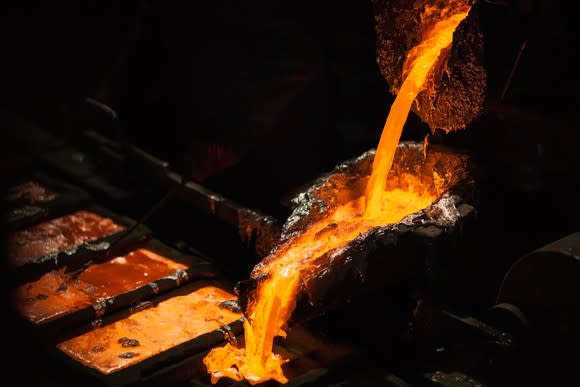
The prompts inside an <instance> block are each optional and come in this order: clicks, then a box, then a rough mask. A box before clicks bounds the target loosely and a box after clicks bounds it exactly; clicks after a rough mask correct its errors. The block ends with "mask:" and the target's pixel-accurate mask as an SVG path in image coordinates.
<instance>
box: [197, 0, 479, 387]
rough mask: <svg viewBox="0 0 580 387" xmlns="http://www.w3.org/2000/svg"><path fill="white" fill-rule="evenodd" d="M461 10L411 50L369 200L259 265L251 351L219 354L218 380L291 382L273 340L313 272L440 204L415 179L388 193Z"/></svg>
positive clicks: (214, 355) (211, 358)
mask: <svg viewBox="0 0 580 387" xmlns="http://www.w3.org/2000/svg"><path fill="white" fill-rule="evenodd" d="M460 8H461V9H455V10H448V12H447V11H444V12H443V13H442V15H443V16H444V19H443V20H442V21H440V22H439V23H437V24H436V25H435V26H434V27H433V28H432V29H430V30H429V31H427V32H426V33H425V36H424V39H423V41H422V42H421V43H420V44H419V45H418V46H417V47H415V48H414V49H413V50H411V52H410V53H409V56H408V59H407V66H408V68H409V70H408V71H407V77H406V79H405V81H404V82H403V84H402V86H401V89H400V90H399V92H398V94H397V96H396V99H395V101H394V103H393V105H392V107H391V111H390V113H389V116H388V118H387V122H386V124H385V126H384V128H383V132H382V135H381V139H380V141H379V145H378V147H377V151H376V153H375V157H374V163H373V170H372V174H371V177H370V179H369V181H368V184H367V188H366V192H365V196H361V197H359V198H358V199H356V200H353V201H351V202H348V203H346V204H344V205H342V206H339V207H338V208H336V209H335V210H334V211H332V212H330V213H328V214H327V216H326V217H325V218H324V219H322V220H321V221H319V222H317V223H314V224H313V225H311V226H310V227H309V228H307V229H306V230H303V232H302V233H301V234H299V235H297V236H295V237H293V238H291V239H289V240H288V241H286V242H285V243H284V244H282V245H281V246H279V247H278V248H277V249H276V250H275V251H274V252H273V253H272V254H271V255H269V256H268V257H266V258H265V259H263V260H262V261H261V262H260V263H259V264H258V265H256V266H255V267H254V269H253V272H252V277H258V276H261V275H266V276H264V279H263V280H260V281H259V283H258V288H257V289H256V291H255V298H254V301H253V303H251V304H249V305H248V307H247V310H246V316H245V317H246V318H245V320H244V338H245V348H238V347H236V346H234V345H232V344H230V343H228V344H226V345H225V346H224V347H219V348H214V349H212V350H211V352H210V353H209V354H208V355H207V356H206V357H205V358H204V364H205V366H206V368H207V370H208V372H209V373H210V375H211V380H212V383H217V381H218V380H219V379H220V378H222V377H228V378H230V379H233V380H236V381H241V380H244V379H246V380H247V381H248V382H249V383H251V384H252V385H254V384H258V383H262V382H264V381H267V380H271V379H273V380H276V381H278V382H280V383H286V382H287V381H288V379H287V378H286V376H285V375H284V372H283V369H282V366H283V365H284V363H285V362H286V360H285V359H283V358H282V357H281V356H280V355H278V354H275V353H273V352H272V348H273V341H274V338H275V337H277V336H278V337H286V331H285V328H286V324H287V322H288V320H289V318H290V317H291V314H292V312H293V310H294V308H295V303H296V296H297V293H298V291H299V287H300V283H301V279H302V278H304V277H305V274H307V273H308V272H309V270H312V269H313V268H316V267H317V265H318V264H319V262H318V259H319V258H320V257H321V256H323V255H324V254H325V253H327V252H329V251H333V250H335V251H338V250H339V249H341V248H342V247H344V246H345V245H347V244H348V243H349V242H350V241H352V240H353V239H355V238H356V237H358V236H359V235H361V234H365V233H366V232H368V231H369V230H371V229H373V228H376V227H384V226H386V225H388V224H392V223H395V222H399V221H401V220H402V219H403V218H405V217H406V216H408V215H410V214H413V213H415V212H418V211H420V210H421V209H423V208H425V207H427V206H429V205H430V204H431V203H433V202H434V201H435V199H437V197H436V196H435V195H432V194H430V193H429V192H427V190H425V189H423V187H422V184H421V182H420V180H419V179H418V178H417V177H415V176H412V175H408V176H405V183H407V184H408V185H407V184H405V186H406V188H405V189H401V188H394V189H391V190H385V183H386V178H387V175H388V172H389V171H390V169H391V166H392V162H393V158H394V154H395V151H396V149H397V145H398V142H399V139H400V136H401V133H402V130H403V125H404V123H405V121H406V119H407V116H408V113H409V110H410V108H411V104H412V102H413V100H414V99H415V97H416V96H417V94H418V93H419V92H420V91H421V90H422V88H423V87H424V83H425V80H426V78H427V75H428V74H429V71H430V70H431V68H432V67H433V66H434V65H435V63H436V61H437V58H438V56H439V53H440V51H441V50H442V49H444V48H446V47H448V46H449V45H450V44H451V41H452V37H453V32H454V30H455V28H456V27H457V25H458V24H459V23H460V22H461V21H462V20H463V19H464V18H465V17H466V16H467V13H468V11H469V7H467V6H464V7H460ZM431 11H432V9H431V8H429V7H428V8H427V9H426V12H431Z"/></svg>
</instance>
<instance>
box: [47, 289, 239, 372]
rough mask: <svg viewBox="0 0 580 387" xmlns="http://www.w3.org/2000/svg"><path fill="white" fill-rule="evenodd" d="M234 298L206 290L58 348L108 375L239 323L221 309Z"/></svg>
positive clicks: (144, 312)
mask: <svg viewBox="0 0 580 387" xmlns="http://www.w3.org/2000/svg"><path fill="white" fill-rule="evenodd" d="M234 298H235V296H234V295H233V294H230V293H229V292H227V291H225V290H223V289H220V288H218V287H215V286H205V287H202V288H199V289H197V290H195V291H193V292H191V293H189V294H186V295H183V296H177V297H172V298H169V299H167V300H164V301H161V302H160V303H159V304H158V305H157V306H154V307H150V308H149V309H145V310H142V311H140V312H136V313H133V314H132V315H130V316H129V317H127V318H125V319H122V320H118V321H116V322H114V323H112V324H109V325H106V326H103V327H101V328H95V329H93V330H91V331H88V332H87V333H84V334H82V335H80V336H76V337H74V338H72V339H69V340H66V341H63V342H60V343H59V344H57V348H58V349H59V350H61V351H62V352H64V353H65V354H67V355H68V356H70V357H71V358H73V359H75V360H76V361H78V362H80V363H82V364H84V365H86V366H87V367H91V368H93V369H96V370H97V371H99V372H100V373H102V374H105V375H108V374H111V373H114V372H117V371H119V370H121V369H124V368H127V367H129V366H131V365H134V364H135V363H138V362H141V361H143V360H145V359H147V358H150V357H152V356H154V355H156V354H158V353H160V352H163V351H165V350H168V349H170V348H172V347H175V346H176V345H179V344H182V343H185V342H186V341H188V340H192V339H194V338H196V337H199V336H201V335H203V334H205V333H209V332H212V331H215V330H216V329H218V328H221V327H223V326H224V325H228V324H231V323H233V322H234V321H236V320H239V319H240V318H241V317H242V316H241V313H235V312H232V311H230V310H229V309H226V308H222V307H220V304H221V303H222V302H223V301H227V300H232V299H234ZM192 311H193V312H194V313H192Z"/></svg>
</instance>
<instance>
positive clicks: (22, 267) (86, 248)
mask: <svg viewBox="0 0 580 387" xmlns="http://www.w3.org/2000/svg"><path fill="white" fill-rule="evenodd" d="M79 209H80V210H83V211H88V212H91V213H94V214H97V215H99V216H102V217H104V218H109V219H111V220H113V222H115V223H116V224H118V225H120V226H122V227H123V228H124V229H121V230H119V231H117V232H115V233H113V234H111V235H108V236H104V237H101V238H97V239H94V240H91V241H86V242H83V243H81V244H79V245H77V246H71V247H70V248H66V249H62V250H59V251H54V252H51V253H49V254H47V255H44V256H40V257H30V258H31V259H30V260H28V261H26V262H23V263H17V264H13V265H10V267H9V269H10V270H11V272H12V274H13V275H12V276H11V281H12V284H13V285H18V284H22V283H25V282H28V281H32V280H35V279H38V278H40V277H41V276H42V275H44V274H46V273H47V272H49V271H50V270H54V269H59V268H62V267H65V266H66V267H67V268H68V269H69V270H72V269H74V268H80V267H82V266H83V265H84V264H85V263H87V262H89V261H91V260H95V259H97V260H98V259H100V258H101V257H102V256H103V255H104V254H114V253H115V252H116V251H117V250H118V251H123V249H125V248H126V247H127V246H130V245H132V244H134V243H136V242H137V241H139V240H142V241H144V240H146V239H149V238H150V235H151V230H150V229H149V227H147V226H145V225H140V226H139V227H137V228H136V229H133V230H132V232H131V234H130V235H128V236H125V235H124V234H123V230H126V229H129V228H130V227H131V226H132V225H133V224H134V223H135V220H133V219H131V218H130V217H127V216H123V215H119V214H117V213H115V212H113V211H111V210H109V209H107V208H105V207H102V206H100V205H97V204H95V203H89V204H87V205H85V206H81V207H80V208H79ZM65 215H67V214H65ZM36 224H38V223H36ZM36 224H34V225H36ZM34 225H32V226H34ZM12 235H13V234H12V233H8V234H7V236H6V238H7V240H8V241H9V240H10V238H11V236H12ZM121 236H124V238H123V240H122V241H120V242H119V243H116V240H117V239H118V238H119V237H121ZM113 244H114V249H111V250H109V247H110V246H111V245H113ZM7 254H8V256H10V254H11V250H10V245H9V244H8V246H7Z"/></svg>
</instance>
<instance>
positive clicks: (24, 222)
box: [2, 172, 90, 230]
mask: <svg viewBox="0 0 580 387" xmlns="http://www.w3.org/2000/svg"><path fill="white" fill-rule="evenodd" d="M35 191H36V192H35ZM6 192H7V193H6V197H4V198H3V200H4V208H3V210H4V211H5V213H4V214H3V216H2V222H3V226H4V228H5V230H16V229H21V228H24V227H27V226H31V225H33V224H35V223H39V222H41V221H43V220H47V219H52V218H56V217H59V216H61V215H65V214H66V213H69V212H71V211H73V210H75V209H78V208H80V207H81V206H83V205H86V204H88V203H89V201H90V195H89V194H88V193H87V192H86V191H84V190H82V189H80V188H79V187H76V186H74V185H72V184H69V183H67V182H64V181H61V180H59V179H56V178H54V177H52V176H48V175H46V174H42V173H38V172H36V173H32V174H30V175H29V176H26V178H25V177H22V176H21V177H20V181H19V182H18V183H16V182H13V184H12V185H11V186H10V187H9V188H8V189H7V190H6ZM43 196H44V197H43Z"/></svg>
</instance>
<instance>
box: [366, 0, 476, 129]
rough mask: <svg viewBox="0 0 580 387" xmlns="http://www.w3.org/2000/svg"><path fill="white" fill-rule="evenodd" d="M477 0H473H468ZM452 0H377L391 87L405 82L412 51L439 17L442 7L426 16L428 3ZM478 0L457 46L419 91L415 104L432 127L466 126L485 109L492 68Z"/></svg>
mask: <svg viewBox="0 0 580 387" xmlns="http://www.w3.org/2000/svg"><path fill="white" fill-rule="evenodd" d="M466 2H467V3H473V1H467V0H466ZM449 3H450V2H448V1H435V2H433V1H426V0H420V1H404V0H372V5H373V14H374V19H375V32H376V38H377V43H376V44H377V49H376V56H377V63H378V65H379V69H380V71H381V74H382V75H383V77H384V78H385V80H386V81H387V83H388V85H389V87H390V91H391V93H393V94H394V95H396V94H397V92H398V90H399V87H400V86H401V84H402V82H403V67H404V66H403V64H404V63H405V59H406V57H407V53H408V52H409V51H410V50H411V49H412V48H413V47H415V46H416V45H417V43H418V42H420V41H421V35H422V34H423V33H424V32H425V30H427V29H429V28H430V27H432V26H433V25H434V24H435V23H436V22H437V21H438V15H439V13H440V12H433V13H431V14H429V16H427V17H424V19H423V20H421V12H422V11H423V10H424V9H425V7H426V6H427V4H434V5H435V7H436V8H438V9H439V10H442V9H444V8H445V7H447V6H449V5H448V4H449ZM476 8H477V7H476V5H474V6H473V7H472V9H471V11H470V13H469V15H468V16H467V18H466V19H465V20H464V21H463V22H462V23H461V24H460V25H459V26H458V28H457V30H456V31H455V33H454V36H453V43H452V46H451V49H450V50H449V49H448V50H446V52H442V55H441V57H440V58H439V60H438V62H437V64H436V66H435V69H434V71H432V72H431V74H430V75H429V76H428V79H427V85H426V89H425V90H424V91H422V92H421V93H419V95H418V96H417V98H416V99H415V103H414V104H413V106H412V110H413V112H414V113H415V114H417V115H418V116H419V117H420V118H421V120H423V121H424V122H425V123H427V124H428V125H429V127H430V129H431V131H435V130H436V129H444V130H446V131H451V130H457V129H463V128H465V127H466V126H467V125H468V124H469V123H470V122H471V121H473V120H474V119H475V118H476V117H477V116H478V115H479V114H480V113H481V111H482V110H483V105H484V102H485V101H484V100H485V93H486V87H487V72H486V70H485V68H484V67H483V63H484V61H483V56H484V50H483V48H484V39H483V34H482V32H481V30H480V26H479V22H478V19H477V9H476Z"/></svg>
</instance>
